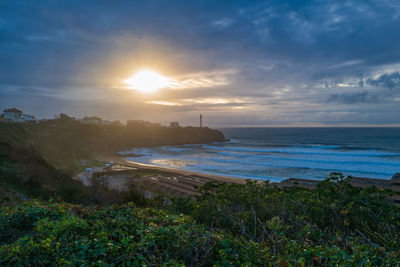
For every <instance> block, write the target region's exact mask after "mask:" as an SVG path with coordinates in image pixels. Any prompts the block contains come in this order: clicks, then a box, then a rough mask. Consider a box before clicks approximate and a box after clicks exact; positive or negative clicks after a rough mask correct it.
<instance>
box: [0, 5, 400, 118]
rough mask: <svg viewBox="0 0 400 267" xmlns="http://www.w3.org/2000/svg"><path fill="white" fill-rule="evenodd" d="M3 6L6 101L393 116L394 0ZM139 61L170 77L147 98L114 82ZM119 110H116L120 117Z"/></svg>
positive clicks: (397, 59)
mask: <svg viewBox="0 0 400 267" xmlns="http://www.w3.org/2000/svg"><path fill="white" fill-rule="evenodd" d="M1 6H2V7H4V8H0V40H1V42H0V94H1V97H0V98H1V99H0V101H1V103H2V105H7V106H8V105H10V104H11V103H12V104H16V105H17V104H18V101H19V102H20V103H23V104H24V105H27V106H29V105H31V106H32V107H38V106H40V108H41V110H47V111H46V113H58V110H57V105H52V104H50V102H49V103H48V104H47V103H44V102H43V101H41V100H40V98H41V97H44V98H46V99H54V101H56V102H57V103H58V102H59V101H60V102H62V103H64V104H63V108H65V109H64V110H63V112H67V113H68V108H69V109H70V111H71V112H74V113H75V114H78V113H79V112H82V113H85V114H86V112H87V110H88V109H89V105H88V104H87V103H88V102H90V103H91V105H90V107H93V108H95V110H96V112H99V114H98V115H100V116H102V115H104V116H108V114H110V110H109V109H107V108H106V107H109V106H110V105H111V104H110V103H111V102H112V104H113V105H114V104H115V107H118V103H119V104H121V105H122V104H123V105H126V107H130V106H134V107H135V112H136V113H135V116H136V115H137V116H147V114H148V113H149V110H157V111H159V110H162V111H163V114H159V116H160V117H163V118H168V117H170V116H171V117H174V118H175V117H176V118H178V117H181V118H182V119H184V118H188V116H191V115H190V114H191V111H192V112H196V113H197V112H198V110H199V109H206V108H208V107H210V108H213V111H215V112H213V116H216V117H218V116H219V118H216V119H215V120H214V121H215V122H217V121H218V122H220V123H223V124H224V125H227V124H230V123H232V124H235V123H237V122H238V120H239V119H243V120H246V123H248V124H252V125H253V124H254V125H256V124H260V125H261V124H263V123H268V122H274V123H278V121H281V122H282V123H290V122H296V123H308V122H315V114H316V112H319V111H320V110H321V109H329V108H334V107H336V106H337V103H340V104H342V105H341V108H344V106H345V105H346V108H347V107H351V109H352V110H351V112H352V113H351V114H363V113H365V112H366V111H365V110H364V108H365V107H366V106H368V108H370V109H373V110H372V111H371V112H374V115H373V116H372V115H371V116H370V117H368V119H369V120H370V123H381V122H382V123H391V122H393V120H396V119H395V117H396V116H398V114H395V113H396V111H397V113H398V107H397V106H396V105H398V101H397V100H396V99H399V92H400V91H399V88H400V82H399V79H400V74H399V68H400V51H399V49H398V48H399V47H400V35H399V34H395V33H397V32H398V29H399V28H400V15H399V14H400V4H399V3H398V1H395V0H371V1H359V0H349V1H346V2H345V3H342V2H340V3H338V2H337V1H319V0H311V1H307V2H305V1H288V2H285V3H283V2H282V1H278V0H271V1H268V2H265V1H261V0H260V1H258V0H256V1H238V2H232V1H226V0H221V1H208V0H205V1H178V0H171V1H168V2H167V1H161V0H153V1H141V0H139V1H119V2H118V4H110V2H109V1H107V0H98V1H96V2H92V1H86V2H85V3H83V4H78V3H77V2H76V1H63V2H57V3H56V2H54V1H51V0H43V1H27V0H22V1H8V2H7V3H4V4H1ZM141 68H153V69H154V70H155V71H158V72H159V73H161V74H163V75H165V76H167V77H171V79H173V80H174V83H173V85H171V87H170V88H165V89H163V90H159V91H158V92H157V94H156V95H154V96H147V98H146V97H142V98H141V97H140V96H139V95H137V94H135V93H134V92H131V91H128V90H125V91H123V90H121V88H120V87H118V83H119V82H120V81H121V80H123V79H126V78H127V77H129V75H132V73H134V72H135V71H137V70H139V69H141ZM377 73H379V74H380V75H379V76H376V74H377ZM285 88H290V90H286V89H285ZM192 89H196V90H192ZM33 96H36V97H33ZM184 99H186V100H187V101H185V100H184ZM7 100H10V101H9V102H7ZM11 100H12V101H11ZM80 100H84V101H88V102H84V101H80ZM189 100H191V101H189ZM72 101H76V102H72ZM393 101H397V102H396V103H395V104H396V105H394V104H393ZM71 103H75V104H71ZM82 103H84V104H82ZM133 103H134V104H133ZM357 103H359V104H361V103H374V105H353V104H357ZM80 105H81V106H80ZM392 105H394V106H392ZM272 106H273V108H271V107H272ZM102 107H104V108H102ZM113 107H114V106H113ZM233 108H236V109H235V110H234V113H233ZM217 109H218V112H217V111H216V110H217ZM224 109H225V111H224ZM114 110H115V112H114ZM122 110H123V109H119V108H115V109H113V111H112V112H113V113H112V114H115V116H117V115H118V113H117V111H118V112H121V113H119V114H120V116H121V117H123V116H125V113H124V112H125V111H122ZM126 110H129V108H127V109H126ZM182 110H183V111H184V112H182V113H180V114H179V113H178V111H182ZM288 110H290V111H291V112H288ZM101 112H102V113H101ZM168 112H171V113H168ZM326 112H330V111H326ZM127 113H128V114H130V113H129V112H127ZM159 113H160V112H159ZM152 114H153V113H152ZM154 114H157V112H154ZM266 114H268V115H266ZM116 118H117V117H116ZM354 118H358V119H359V120H360V122H363V123H367V122H368V120H367V119H366V118H364V117H362V116H358V117H357V116H354ZM323 119H324V116H322V117H320V118H319V121H318V123H323ZM397 120H398V119H397ZM328 121H329V116H327V117H326V122H328Z"/></svg>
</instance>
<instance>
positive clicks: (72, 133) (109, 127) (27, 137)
mask: <svg viewBox="0 0 400 267" xmlns="http://www.w3.org/2000/svg"><path fill="white" fill-rule="evenodd" d="M61 115H62V116H61ZM61 115H60V116H59V119H54V120H48V121H43V122H40V123H39V124H31V123H2V122H0V142H4V143H7V144H9V145H11V146H12V147H19V148H28V147H34V148H35V150H36V151H37V152H38V153H39V154H40V155H41V156H42V157H43V158H44V159H45V160H46V161H48V162H49V163H50V164H52V165H53V166H55V167H56V168H57V169H62V170H65V171H68V172H69V173H72V172H73V171H74V170H75V169H76V168H77V167H79V161H80V160H88V159H91V158H93V157H94V156H96V155H98V154H104V153H115V152H118V151H121V150H125V149H131V148H133V147H138V146H140V147H154V146H163V145H182V144H193V143H210V142H216V141H224V140H225V137H224V135H223V134H222V133H221V132H220V131H218V130H212V129H209V128H198V127H180V128H169V127H164V126H159V125H146V124H129V125H127V126H125V125H122V124H121V123H119V122H114V123H110V124H94V123H81V122H80V121H78V120H75V119H73V118H70V117H68V116H66V115H63V114H61ZM99 120H100V122H101V119H99Z"/></svg>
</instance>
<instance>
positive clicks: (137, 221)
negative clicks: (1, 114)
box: [0, 201, 268, 266]
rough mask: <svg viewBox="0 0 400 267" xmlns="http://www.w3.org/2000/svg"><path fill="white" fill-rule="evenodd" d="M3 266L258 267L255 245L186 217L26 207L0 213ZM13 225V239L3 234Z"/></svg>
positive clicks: (125, 209) (133, 210) (260, 253)
mask: <svg viewBox="0 0 400 267" xmlns="http://www.w3.org/2000/svg"><path fill="white" fill-rule="evenodd" d="M0 216H1V218H2V219H1V221H0V233H1V234H2V237H3V239H2V240H1V246H0V255H2V257H1V259H0V264H3V265H81V264H97V265H104V264H109V265H121V264H125V265H127V266H128V265H133V266H137V265H161V264H167V265H168V264H175V265H182V264H186V265H199V266H201V265H212V264H219V265H231V264H233V263H238V264H240V263H242V264H245V263H250V264H251V263H253V264H262V263H263V262H265V261H266V260H267V256H268V252H267V250H266V249H265V248H262V247H261V246H260V245H259V244H257V243H254V242H251V241H250V242H249V241H245V240H242V239H238V238H233V237H230V236H229V235H224V234H222V233H221V232H220V231H216V230H212V229H211V230H208V229H206V227H204V226H202V225H198V224H197V223H195V222H194V221H193V220H192V219H191V218H190V217H188V216H183V215H172V214H169V213H166V212H164V211H162V210H158V209H152V208H145V209H144V208H138V207H136V206H135V205H134V204H126V205H119V206H107V207H106V208H94V209H90V208H83V207H81V206H72V205H68V204H65V203H59V204H56V203H51V202H50V203H41V202H35V201H32V202H27V203H24V204H22V205H20V206H17V207H14V208H3V209H1V211H0ZM10 224H11V225H13V228H12V232H13V238H10V237H9V235H7V234H5V233H9V232H10V228H9V225H10Z"/></svg>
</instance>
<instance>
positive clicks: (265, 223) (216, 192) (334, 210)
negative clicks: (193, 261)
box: [173, 173, 400, 265]
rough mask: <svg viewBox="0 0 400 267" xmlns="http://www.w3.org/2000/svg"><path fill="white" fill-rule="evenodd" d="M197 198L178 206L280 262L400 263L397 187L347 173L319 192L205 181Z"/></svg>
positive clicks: (323, 184) (179, 202) (320, 187)
mask: <svg viewBox="0 0 400 267" xmlns="http://www.w3.org/2000/svg"><path fill="white" fill-rule="evenodd" d="M202 191H203V192H204V193H203V195H202V196H200V197H198V199H197V200H190V199H180V200H175V201H174V205H173V209H174V210H175V211H177V212H183V213H185V214H188V215H191V216H193V217H194V219H195V220H197V221H199V222H201V223H205V224H207V225H209V226H213V227H217V228H219V229H223V231H224V232H225V233H229V234H232V236H234V237H237V238H239V237H243V238H245V239H246V240H252V241H254V242H257V243H259V244H265V245H266V246H267V247H268V249H269V252H270V253H271V255H272V257H274V259H275V260H274V261H278V262H279V261H283V262H290V263H292V264H299V263H302V262H303V263H305V264H307V265H309V264H311V265H313V264H314V265H315V264H327V263H335V264H336V263H337V264H339V263H340V264H345V263H349V262H351V263H352V264H385V263H394V262H399V261H400V252H399V251H400V210H399V208H398V207H397V206H395V205H393V204H391V203H390V202H389V201H388V200H387V199H388V196H390V195H391V192H388V191H382V190H378V189H375V188H367V189H359V188H355V187H353V186H351V185H350V184H349V182H348V180H347V179H344V177H343V176H342V175H341V174H338V173H333V174H332V175H331V178H329V179H327V180H325V181H323V182H321V183H320V184H318V185H317V187H316V188H315V189H313V190H311V189H306V188H300V187H290V188H279V187H276V186H272V185H270V184H269V183H261V184H260V183H257V182H255V181H248V182H247V183H246V184H245V185H242V184H217V183H210V184H206V185H205V186H204V187H203V188H202Z"/></svg>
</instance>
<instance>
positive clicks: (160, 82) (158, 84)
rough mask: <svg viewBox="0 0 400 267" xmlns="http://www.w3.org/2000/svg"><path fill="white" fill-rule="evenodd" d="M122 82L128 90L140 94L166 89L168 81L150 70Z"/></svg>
mask: <svg viewBox="0 0 400 267" xmlns="http://www.w3.org/2000/svg"><path fill="white" fill-rule="evenodd" d="M124 82H125V84H126V85H127V87H128V88H129V89H134V90H138V91H140V92H142V93H152V92H155V91H157V90H158V89H161V88H164V87H167V86H168V85H169V83H170V79H169V78H167V77H165V76H162V75H161V74H159V73H157V72H155V71H152V70H141V71H139V72H137V73H135V74H134V75H133V76H132V77H130V78H128V79H126V80H125V81H124Z"/></svg>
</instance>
